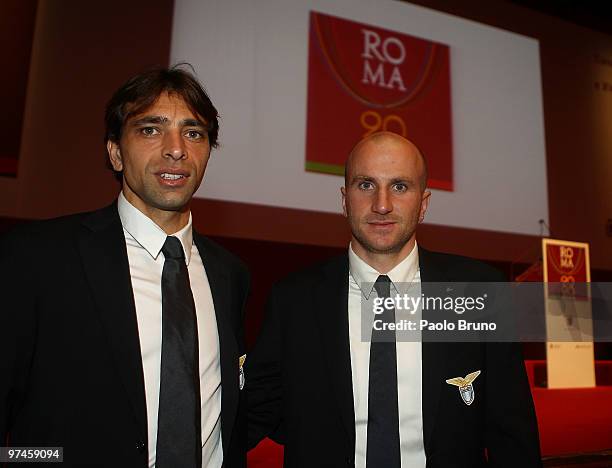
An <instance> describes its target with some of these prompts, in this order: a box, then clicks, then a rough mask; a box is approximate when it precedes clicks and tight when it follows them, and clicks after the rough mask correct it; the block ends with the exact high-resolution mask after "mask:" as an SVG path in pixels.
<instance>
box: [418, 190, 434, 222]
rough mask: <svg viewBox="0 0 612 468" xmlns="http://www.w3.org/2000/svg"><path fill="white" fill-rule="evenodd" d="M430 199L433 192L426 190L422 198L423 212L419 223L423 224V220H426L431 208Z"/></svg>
mask: <svg viewBox="0 0 612 468" xmlns="http://www.w3.org/2000/svg"><path fill="white" fill-rule="evenodd" d="M429 197H431V192H430V191H429V190H425V191H424V192H423V196H422V198H421V211H420V213H419V223H422V222H423V220H424V219H425V213H427V208H428V207H429Z"/></svg>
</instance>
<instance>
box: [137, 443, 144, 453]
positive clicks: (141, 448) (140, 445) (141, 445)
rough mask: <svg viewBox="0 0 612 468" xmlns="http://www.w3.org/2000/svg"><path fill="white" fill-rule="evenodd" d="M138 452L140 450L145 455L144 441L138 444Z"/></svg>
mask: <svg viewBox="0 0 612 468" xmlns="http://www.w3.org/2000/svg"><path fill="white" fill-rule="evenodd" d="M136 450H138V452H139V453H144V450H145V443H144V442H143V441H142V440H139V441H138V442H136Z"/></svg>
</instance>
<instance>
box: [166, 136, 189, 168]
mask: <svg viewBox="0 0 612 468" xmlns="http://www.w3.org/2000/svg"><path fill="white" fill-rule="evenodd" d="M186 156H187V153H186V151H185V142H184V140H183V136H182V135H181V132H180V131H178V130H176V131H175V130H171V131H169V132H166V134H165V135H164V157H170V158H172V159H174V160H175V161H179V160H181V159H184V158H185V157H186Z"/></svg>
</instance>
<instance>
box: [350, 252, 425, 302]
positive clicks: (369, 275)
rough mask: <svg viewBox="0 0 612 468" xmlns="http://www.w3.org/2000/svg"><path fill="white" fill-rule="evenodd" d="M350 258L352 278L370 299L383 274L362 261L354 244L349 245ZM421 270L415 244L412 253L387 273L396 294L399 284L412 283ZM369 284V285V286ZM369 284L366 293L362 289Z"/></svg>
mask: <svg viewBox="0 0 612 468" xmlns="http://www.w3.org/2000/svg"><path fill="white" fill-rule="evenodd" d="M348 257H349V271H350V274H351V277H352V278H353V280H354V281H355V283H357V286H359V289H361V292H362V293H363V295H364V296H365V297H366V298H368V297H370V294H371V293H372V289H373V288H374V283H375V282H376V280H377V279H378V277H379V276H380V275H381V274H382V273H379V272H378V271H376V269H375V268H373V267H371V266H370V265H368V264H367V263H366V262H365V261H364V260H363V259H361V258H360V257H359V256H358V255H357V254H356V253H355V251H354V250H353V245H352V243H351V244H349V249H348ZM418 269H419V249H418V247H417V244H416V242H415V243H414V247H413V248H412V250H411V251H410V253H409V254H408V255H407V256H406V258H404V259H403V260H402V261H401V262H399V263H398V264H397V265H395V266H394V267H393V269H391V271H389V273H387V276H388V277H389V279H390V280H391V283H392V284H393V287H394V289H395V291H396V292H399V289H400V288H398V287H397V283H410V282H412V280H413V279H414V277H415V275H416V272H417V271H418ZM368 283H369V284H368ZM365 284H368V286H369V287H368V290H367V291H365V290H363V289H362V286H364V285H365Z"/></svg>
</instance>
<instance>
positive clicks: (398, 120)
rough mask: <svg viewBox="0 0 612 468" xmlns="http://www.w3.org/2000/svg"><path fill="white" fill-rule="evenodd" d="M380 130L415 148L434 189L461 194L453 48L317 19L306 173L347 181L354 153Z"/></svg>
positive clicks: (311, 62) (314, 19)
mask: <svg viewBox="0 0 612 468" xmlns="http://www.w3.org/2000/svg"><path fill="white" fill-rule="evenodd" d="M380 130H388V131H391V132H395V133H398V134H400V135H403V136H405V137H407V138H408V139H410V140H412V141H414V142H415V143H416V144H417V145H418V146H419V147H420V148H421V150H422V151H423V153H424V154H425V157H426V158H427V161H428V163H429V187H432V188H437V189H443V190H453V152H452V129H451V103H450V65H449V48H448V46H446V45H444V44H439V43H436V42H431V41H427V40H424V39H419V38H417V37H414V36H410V35H407V34H401V33H398V32H394V31H389V30H386V29H382V28H379V27H374V26H370V25H367V24H361V23H356V22H354V21H348V20H345V19H341V18H337V17H334V16H329V15H325V14H322V13H317V12H311V13H310V37H309V52H308V115H307V129H306V170H308V171H314V172H323V173H328V174H338V175H342V174H343V173H344V162H345V160H346V156H347V155H348V152H349V151H350V150H351V148H352V146H353V145H354V144H355V143H356V142H357V141H358V140H359V139H361V138H362V137H364V136H366V135H368V134H370V133H373V132H376V131H380Z"/></svg>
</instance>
